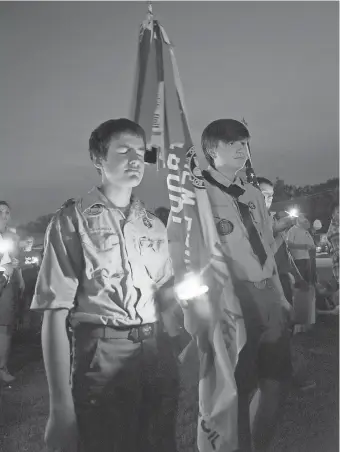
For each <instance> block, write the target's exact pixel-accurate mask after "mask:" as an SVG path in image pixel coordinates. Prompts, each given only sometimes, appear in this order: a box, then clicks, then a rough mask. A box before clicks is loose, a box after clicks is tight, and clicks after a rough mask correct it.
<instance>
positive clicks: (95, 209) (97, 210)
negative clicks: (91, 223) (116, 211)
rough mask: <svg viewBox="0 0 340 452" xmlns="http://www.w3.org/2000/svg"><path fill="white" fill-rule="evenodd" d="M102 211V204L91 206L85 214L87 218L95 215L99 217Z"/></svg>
mask: <svg viewBox="0 0 340 452" xmlns="http://www.w3.org/2000/svg"><path fill="white" fill-rule="evenodd" d="M103 210H104V207H103V206H102V204H93V206H91V207H90V208H89V210H88V212H87V214H88V216H89V217H96V216H97V215H100V214H101V213H102V212H103Z"/></svg>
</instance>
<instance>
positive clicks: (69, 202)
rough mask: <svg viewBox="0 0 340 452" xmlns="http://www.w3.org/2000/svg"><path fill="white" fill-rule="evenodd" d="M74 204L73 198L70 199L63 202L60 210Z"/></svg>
mask: <svg viewBox="0 0 340 452" xmlns="http://www.w3.org/2000/svg"><path fill="white" fill-rule="evenodd" d="M75 203H76V200H75V198H70V199H68V200H67V201H66V202H64V204H63V205H62V206H61V209H65V208H66V207H69V206H72V205H73V204H75Z"/></svg>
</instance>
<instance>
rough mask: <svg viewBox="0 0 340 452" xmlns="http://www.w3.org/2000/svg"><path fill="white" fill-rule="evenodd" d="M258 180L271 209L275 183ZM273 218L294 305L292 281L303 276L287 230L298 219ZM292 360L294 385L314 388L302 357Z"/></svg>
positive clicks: (284, 277)
mask: <svg viewBox="0 0 340 452" xmlns="http://www.w3.org/2000/svg"><path fill="white" fill-rule="evenodd" d="M257 181H258V184H259V187H260V190H261V192H262V194H263V196H264V199H265V203H266V207H267V209H268V211H269V209H270V208H271V205H272V202H273V197H274V184H273V183H272V182H271V181H270V180H269V179H266V178H265V177H258V178H257ZM271 219H272V227H273V235H274V238H275V242H276V248H277V249H276V253H275V261H276V265H277V270H278V272H279V277H280V281H281V285H282V289H283V291H284V294H285V297H286V299H287V300H288V302H289V303H290V304H291V305H292V306H293V286H294V284H293V283H292V279H293V281H294V282H296V281H299V282H300V281H301V276H300V275H299V272H298V271H296V268H295V266H294V263H293V262H292V258H291V256H290V254H289V250H288V248H287V244H286V239H285V234H287V231H289V229H290V228H291V227H292V226H293V225H294V224H295V222H296V219H295V218H294V217H290V216H288V215H287V214H286V213H285V212H282V213H281V212H280V213H278V214H277V215H272V216H271ZM292 355H293V353H292ZM292 361H293V362H292V365H293V373H292V383H293V385H294V387H296V388H297V389H299V390H301V391H305V390H307V389H312V388H314V387H315V386H316V384H315V381H314V380H312V379H309V378H307V375H305V372H304V371H303V370H302V368H303V367H305V364H304V363H302V362H301V361H300V359H299V360H297V357H295V356H293V358H292Z"/></svg>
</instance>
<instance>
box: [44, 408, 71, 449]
mask: <svg viewBox="0 0 340 452" xmlns="http://www.w3.org/2000/svg"><path fill="white" fill-rule="evenodd" d="M45 442H46V444H47V447H48V448H49V450H51V451H62V452H68V451H69V452H74V451H76V450H77V444H78V429H77V420H76V414H75V411H74V407H72V406H60V407H58V408H56V409H53V408H52V409H51V410H50V415H49V418H48V421H47V425H46V430H45Z"/></svg>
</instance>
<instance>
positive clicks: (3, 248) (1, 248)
mask: <svg viewBox="0 0 340 452" xmlns="http://www.w3.org/2000/svg"><path fill="white" fill-rule="evenodd" d="M13 249H14V243H13V241H12V240H9V239H4V240H2V241H1V242H0V253H9V252H11V251H13Z"/></svg>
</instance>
